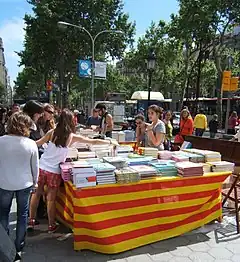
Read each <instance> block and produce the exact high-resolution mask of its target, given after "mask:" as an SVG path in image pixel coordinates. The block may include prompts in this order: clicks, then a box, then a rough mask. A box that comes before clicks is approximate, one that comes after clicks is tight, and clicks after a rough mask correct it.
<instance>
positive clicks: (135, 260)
mask: <svg viewBox="0 0 240 262" xmlns="http://www.w3.org/2000/svg"><path fill="white" fill-rule="evenodd" d="M127 261H128V262H152V259H151V257H150V256H149V255H148V254H144V255H136V256H132V257H128V258H127Z"/></svg>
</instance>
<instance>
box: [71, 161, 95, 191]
mask: <svg viewBox="0 0 240 262" xmlns="http://www.w3.org/2000/svg"><path fill="white" fill-rule="evenodd" d="M72 167H73V168H72V176H73V184H74V185H75V187H76V188H82V187H92V186H96V181H97V179H96V172H95V170H94V168H93V166H92V165H91V164H89V163H87V162H86V161H76V162H72Z"/></svg>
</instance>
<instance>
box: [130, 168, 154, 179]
mask: <svg viewBox="0 0 240 262" xmlns="http://www.w3.org/2000/svg"><path fill="white" fill-rule="evenodd" d="M131 168H132V169H133V170H135V171H136V172H137V173H138V174H139V175H140V177H141V180H145V179H152V178H156V177H158V171H157V170H156V169H155V168H154V167H152V166H147V165H138V166H132V167H131Z"/></svg>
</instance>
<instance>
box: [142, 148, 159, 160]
mask: <svg viewBox="0 0 240 262" xmlns="http://www.w3.org/2000/svg"><path fill="white" fill-rule="evenodd" d="M138 152H139V154H141V155H144V156H151V157H155V158H157V157H158V149H157V148H154V147H139V148H138Z"/></svg>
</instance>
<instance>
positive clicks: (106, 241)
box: [57, 172, 230, 254]
mask: <svg viewBox="0 0 240 262" xmlns="http://www.w3.org/2000/svg"><path fill="white" fill-rule="evenodd" d="M229 175H230V173H226V172H225V173H209V174H207V175H204V176H203V177H192V178H167V179H166V178H165V179H164V178H159V179H157V180H147V181H141V182H139V183H135V184H127V185H106V186H98V187H94V188H86V189H76V188H75V187H74V186H73V185H72V184H71V183H69V182H67V183H65V185H64V188H61V189H60V191H59V194H58V198H57V218H58V219H59V221H61V222H63V223H64V224H65V225H67V226H68V227H70V228H72V230H73V235H74V249H75V250H83V249H90V250H93V251H97V252H101V253H108V254H113V253H120V252H123V251H126V250H130V249H133V248H136V247H139V246H143V245H146V244H149V243H153V242H156V241H159V240H163V239H167V238H171V237H174V236H178V235H181V234H183V233H186V232H188V231H191V230H193V229H195V228H198V227H200V226H202V225H204V224H207V223H209V222H211V221H213V220H215V219H218V218H220V217H221V215H222V208H221V185H222V183H223V182H224V180H225V179H226V178H227V177H228V176H229Z"/></svg>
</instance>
